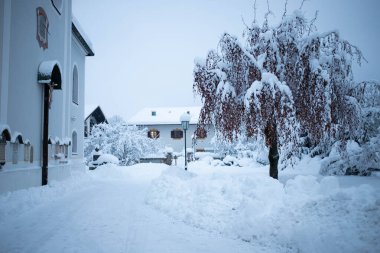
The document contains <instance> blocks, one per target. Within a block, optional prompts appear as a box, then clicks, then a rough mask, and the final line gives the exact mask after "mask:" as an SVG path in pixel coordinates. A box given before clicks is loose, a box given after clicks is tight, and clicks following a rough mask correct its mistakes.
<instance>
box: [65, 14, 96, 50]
mask: <svg viewBox="0 0 380 253" xmlns="http://www.w3.org/2000/svg"><path fill="white" fill-rule="evenodd" d="M71 30H72V32H73V34H74V36H75V38H76V39H77V40H78V41H79V42H80V44H81V46H82V47H83V49H84V50H85V52H86V56H94V55H95V54H94V50H93V47H92V43H91V41H90V39H89V38H88V36H87V35H86V33H85V32H84V31H83V29H82V27H81V26H80V24H79V22H78V20H77V19H76V18H75V17H74V16H73V19H72V25H71Z"/></svg>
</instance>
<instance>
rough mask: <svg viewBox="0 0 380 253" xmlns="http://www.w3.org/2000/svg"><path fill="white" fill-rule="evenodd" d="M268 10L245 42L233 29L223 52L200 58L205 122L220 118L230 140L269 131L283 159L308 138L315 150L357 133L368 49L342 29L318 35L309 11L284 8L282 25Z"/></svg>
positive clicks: (197, 72)
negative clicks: (358, 89)
mask: <svg viewBox="0 0 380 253" xmlns="http://www.w3.org/2000/svg"><path fill="white" fill-rule="evenodd" d="M268 15H269V10H268V14H267V15H266V19H265V22H264V23H263V25H262V26H261V27H260V26H259V25H258V24H257V23H256V22H253V24H252V25H251V26H250V27H247V29H246V31H244V38H245V39H246V42H245V43H244V45H243V44H242V43H241V42H240V41H239V40H238V39H237V38H236V37H234V36H232V35H230V34H227V33H225V34H223V36H222V38H221V40H220V42H219V45H218V50H217V51H216V50H211V51H210V52H209V53H208V55H207V57H206V59H205V60H204V61H202V60H197V61H196V63H195V68H194V91H195V92H196V93H198V94H199V95H200V96H201V98H202V100H203V107H202V110H201V114H200V126H201V127H202V126H205V125H207V124H214V125H215V127H216V131H217V135H218V136H224V138H226V139H228V140H233V139H234V138H236V136H238V135H239V134H242V133H243V134H245V135H246V136H247V137H248V138H253V140H255V139H263V138H262V137H265V139H266V144H267V145H268V147H269V148H270V157H271V156H272V157H276V156H277V151H276V150H277V144H278V145H279V150H280V155H281V160H282V161H289V158H291V157H295V156H297V155H298V154H299V152H300V150H299V148H298V147H299V144H300V138H299V137H300V136H302V137H303V140H304V141H305V142H307V145H308V146H309V147H310V148H312V149H313V152H314V153H315V154H324V153H328V152H329V150H330V147H331V145H332V143H333V142H334V141H336V140H338V139H340V140H341V141H342V145H344V143H345V140H346V139H347V138H355V137H357V135H358V134H359V133H358V132H357V129H360V124H361V121H360V107H359V103H358V102H357V100H356V99H355V97H353V96H352V95H351V94H350V92H351V91H352V88H353V87H354V80H353V74H352V63H353V61H354V60H356V61H357V62H358V63H359V64H360V62H361V60H362V58H363V57H362V54H361V52H360V50H359V49H358V48H357V47H355V46H353V45H351V44H350V43H349V42H347V41H345V40H343V39H341V38H340V36H339V34H338V33H337V32H335V31H334V32H329V33H323V34H319V33H315V27H314V21H315V18H314V19H313V20H311V21H308V20H307V19H306V18H305V17H304V15H303V13H302V12H301V10H297V11H294V12H293V13H292V14H291V15H286V13H284V15H283V18H282V21H281V22H280V24H279V25H277V26H274V27H270V26H269V22H268ZM275 164H276V161H275V160H273V164H272V165H273V166H274V165H275ZM271 168H272V166H271ZM271 175H272V173H271ZM272 176H273V175H272Z"/></svg>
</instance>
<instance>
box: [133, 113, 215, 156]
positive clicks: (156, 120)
mask: <svg viewBox="0 0 380 253" xmlns="http://www.w3.org/2000/svg"><path fill="white" fill-rule="evenodd" d="M200 110H201V107H151V108H144V109H142V110H140V111H139V112H138V113H137V114H136V115H134V116H133V117H132V118H130V119H129V120H128V122H127V123H128V124H129V125H136V126H138V127H139V128H146V129H147V135H148V137H150V138H157V139H158V140H160V142H161V144H162V145H164V146H167V147H171V148H173V150H174V151H175V152H180V151H181V150H183V148H184V139H183V138H184V133H183V130H182V127H181V122H180V117H181V115H182V114H183V113H189V114H190V116H191V118H190V123H189V129H188V130H187V131H186V139H187V140H186V142H187V147H189V148H190V147H193V146H194V149H195V151H204V150H210V149H212V144H211V139H212V138H213V137H214V134H215V133H214V129H213V128H212V127H210V128H209V129H208V130H207V131H206V132H204V133H201V134H199V135H200V136H198V138H196V139H195V138H193V137H194V136H195V135H194V132H195V130H196V129H197V124H198V119H199V113H200Z"/></svg>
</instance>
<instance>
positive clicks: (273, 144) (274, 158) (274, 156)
mask: <svg viewBox="0 0 380 253" xmlns="http://www.w3.org/2000/svg"><path fill="white" fill-rule="evenodd" d="M265 138H266V144H267V146H268V147H269V155H268V159H269V176H271V177H273V178H275V179H278V160H279V158H280V156H279V154H278V148H277V130H276V124H275V123H273V122H272V123H268V125H267V126H266V128H265Z"/></svg>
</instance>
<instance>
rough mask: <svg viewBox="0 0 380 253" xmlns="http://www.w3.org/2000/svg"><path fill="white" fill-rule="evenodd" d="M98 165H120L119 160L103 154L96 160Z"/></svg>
mask: <svg viewBox="0 0 380 253" xmlns="http://www.w3.org/2000/svg"><path fill="white" fill-rule="evenodd" d="M96 161H97V162H98V164H104V163H112V164H116V165H118V164H119V159H118V158H117V157H116V156H114V155H111V154H103V155H100V156H99V158H98V159H97V160H96Z"/></svg>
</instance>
